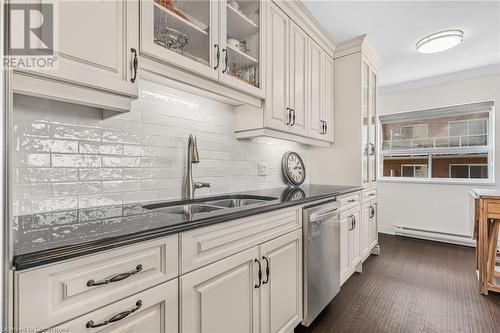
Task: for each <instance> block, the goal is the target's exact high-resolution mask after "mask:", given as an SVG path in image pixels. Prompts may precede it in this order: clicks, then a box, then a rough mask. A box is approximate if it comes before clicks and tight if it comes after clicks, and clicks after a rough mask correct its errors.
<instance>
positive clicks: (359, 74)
mask: <svg viewBox="0 0 500 333" xmlns="http://www.w3.org/2000/svg"><path fill="white" fill-rule="evenodd" d="M333 58H334V82H333V89H334V91H335V93H334V95H335V96H334V97H335V98H334V100H333V103H334V109H335V125H334V135H335V146H332V147H329V148H327V149H323V148H316V147H315V148H313V149H311V152H310V158H309V159H310V161H311V163H310V166H309V169H310V170H311V172H310V175H311V178H310V181H311V182H312V183H319V182H321V183H322V184H336V185H339V184H340V185H353V184H354V185H359V186H363V187H364V188H365V189H368V188H374V187H376V180H377V176H376V174H377V173H376V171H377V168H376V153H377V141H378V140H377V132H376V128H377V126H376V122H377V119H376V117H377V90H378V87H377V68H378V67H379V66H381V60H380V58H379V56H378V54H377V52H376V50H375V49H374V48H373V47H372V46H371V44H370V43H369V42H368V40H367V37H366V35H363V36H360V37H356V38H353V39H351V40H348V41H346V42H343V43H340V44H338V45H337V48H336V49H335V53H334V57H333Z"/></svg>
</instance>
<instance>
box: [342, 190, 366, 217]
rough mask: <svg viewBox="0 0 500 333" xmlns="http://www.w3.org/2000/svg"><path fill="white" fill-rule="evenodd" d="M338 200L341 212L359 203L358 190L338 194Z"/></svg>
mask: <svg viewBox="0 0 500 333" xmlns="http://www.w3.org/2000/svg"><path fill="white" fill-rule="evenodd" d="M339 202H340V211H341V212H343V211H345V210H347V209H351V208H352V207H354V206H356V205H359V204H360V203H361V195H360V192H356V193H351V194H347V195H343V196H340V197H339Z"/></svg>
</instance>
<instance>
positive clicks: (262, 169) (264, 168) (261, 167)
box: [257, 162, 271, 176]
mask: <svg viewBox="0 0 500 333" xmlns="http://www.w3.org/2000/svg"><path fill="white" fill-rule="evenodd" d="M270 174H271V167H270V166H269V163H267V162H259V163H257V175H259V176H267V175H270Z"/></svg>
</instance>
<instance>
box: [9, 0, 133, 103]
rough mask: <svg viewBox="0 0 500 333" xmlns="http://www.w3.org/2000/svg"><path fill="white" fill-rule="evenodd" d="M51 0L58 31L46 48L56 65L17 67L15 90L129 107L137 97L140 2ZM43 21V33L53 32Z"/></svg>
mask: <svg viewBox="0 0 500 333" xmlns="http://www.w3.org/2000/svg"><path fill="white" fill-rule="evenodd" d="M43 2H45V0H44V1H42V3H43ZM50 3H54V7H55V8H57V20H56V21H55V22H58V27H57V28H56V31H57V32H58V35H55V38H56V41H55V44H54V50H48V49H47V50H48V51H52V52H54V55H55V56H56V57H57V59H56V61H55V68H54V69H31V70H24V69H23V70H15V71H14V73H13V76H12V83H13V84H12V85H13V91H14V93H19V94H26V95H31V96H37V97H43V98H49V99H56V100H62V101H67V102H72V103H79V104H85V105H89V106H96V107H102V108H104V109H108V110H112V111H121V112H123V111H129V110H130V102H131V100H132V99H135V98H137V97H138V84H137V71H136V69H137V67H135V68H134V60H137V52H138V51H137V50H138V49H139V39H138V30H137V25H138V19H139V17H138V12H137V2H136V1H117V0H114V1H62V0H57V1H55V2H54V1H50ZM43 27H44V26H43V25H42V31H41V33H42V34H44V33H49V32H45V31H44V28H43ZM83 27H84V28H83ZM10 35H11V36H21V34H16V33H15V32H11V34H10ZM13 42H15V41H14V40H11V43H13ZM40 48H43V47H42V46H40Z"/></svg>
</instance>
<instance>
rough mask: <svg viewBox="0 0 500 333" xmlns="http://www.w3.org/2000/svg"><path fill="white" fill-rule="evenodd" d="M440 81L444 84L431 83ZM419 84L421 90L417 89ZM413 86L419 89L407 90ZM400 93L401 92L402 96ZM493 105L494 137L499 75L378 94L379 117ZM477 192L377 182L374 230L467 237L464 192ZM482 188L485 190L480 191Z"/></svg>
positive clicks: (499, 178) (499, 141) (498, 153)
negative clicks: (455, 106)
mask: <svg viewBox="0 0 500 333" xmlns="http://www.w3.org/2000/svg"><path fill="white" fill-rule="evenodd" d="M436 81H443V80H436ZM422 83H425V84H426V86H425V87H422ZM411 86H414V87H415V86H418V88H411ZM401 89H402V90H401ZM492 99H493V100H496V103H497V105H496V112H495V113H496V114H495V119H496V130H495V131H496V133H498V131H499V129H500V116H499V113H500V111H499V110H500V105H498V103H500V75H499V74H493V75H486V76H482V77H476V78H468V79H462V80H455V81H449V82H440V83H439V84H432V80H426V81H425V82H415V84H405V85H404V86H403V85H402V86H400V87H399V89H398V87H397V86H395V87H390V88H387V89H382V90H381V94H380V97H379V114H390V113H394V112H402V111H411V110H418V109H426V108H434V107H440V106H446V105H453V104H461V103H469V102H475V101H483V100H492ZM495 139H496V145H495V175H496V184H495V185H493V186H496V187H497V188H500V185H499V184H500V172H499V170H500V158H499V157H500V150H499V149H500V135H496V136H495ZM473 187H477V186H465V185H443V184H441V185H439V184H436V185H435V184H432V185H431V184H408V183H388V182H386V183H384V182H380V183H379V186H378V189H379V219H380V222H379V228H380V231H381V232H393V230H394V228H393V227H394V226H406V227H410V228H417V229H426V230H430V231H437V232H443V233H450V234H457V235H466V236H470V235H471V233H472V230H471V223H470V218H469V217H470V215H469V214H470V205H469V204H470V203H469V196H468V191H469V190H470V189H471V188H473ZM483 187H484V186H483Z"/></svg>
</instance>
